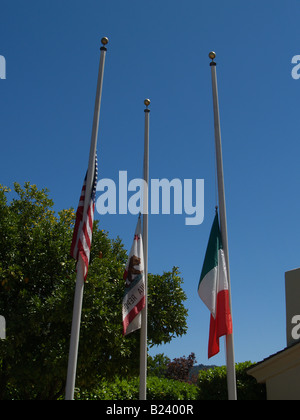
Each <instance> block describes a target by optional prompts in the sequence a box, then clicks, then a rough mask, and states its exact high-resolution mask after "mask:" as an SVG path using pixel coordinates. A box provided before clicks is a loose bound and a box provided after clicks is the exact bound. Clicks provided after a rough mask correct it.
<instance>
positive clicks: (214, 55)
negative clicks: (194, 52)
mask: <svg viewBox="0 0 300 420" xmlns="http://www.w3.org/2000/svg"><path fill="white" fill-rule="evenodd" d="M208 56H209V58H210V59H211V60H214V59H215V58H216V53H215V52H214V51H211V52H210V53H209V54H208Z"/></svg>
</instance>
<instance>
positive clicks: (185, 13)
mask: <svg viewBox="0 0 300 420" xmlns="http://www.w3.org/2000/svg"><path fill="white" fill-rule="evenodd" d="M299 13H300V4H299V2H298V1H296V0H288V1H278V0H264V1H257V0H253V1H251V2H249V1H248V2H246V1H241V0H234V1H232V0H229V1H226V2H224V1H221V0H215V1H211V0H210V1H202V0H201V1H199V0H186V1H185V2H182V1H178V0H172V1H170V0H163V1H158V0H152V1H151V2H150V1H144V0H130V1H123V0H111V1H106V2H104V1H96V0H86V1H84V2H83V1H78V0H72V1H70V0H64V1H58V0H51V1H48V0H47V1H46V0H43V1H37V0H28V1H26V2H24V1H21V0H19V1H16V0H11V1H9V2H2V4H1V16H0V20H1V22H0V55H3V56H4V57H5V59H6V63H7V75H6V76H7V78H6V80H0V122H1V123H0V138H1V153H0V183H1V184H4V185H7V186H10V187H12V185H13V182H14V181H17V182H19V183H21V184H23V183H24V182H25V181H30V182H31V183H34V184H37V186H38V187H39V188H43V187H47V188H49V189H50V192H51V193H50V195H51V197H52V198H53V200H54V201H55V206H56V207H55V208H56V210H60V209H63V208H68V207H71V206H73V207H76V206H77V203H78V198H79V193H80V189H81V186H82V180H83V176H84V174H85V171H86V168H87V161H88V153H89V144H90V135H91V128H92V117H93V107H94V97H95V88H96V79H97V71H98V63H99V46H100V39H101V37H102V36H108V37H109V40H110V42H109V45H108V52H107V56H106V67H105V74H104V86H103V96H102V107H101V115H100V129H99V142H98V157H99V176H100V177H102V178H111V179H115V180H117V179H118V174H119V171H120V170H127V171H128V178H129V180H130V179H133V178H137V177H141V176H142V164H143V136H144V133H143V130H144V104H143V101H144V99H145V98H146V97H149V98H150V99H151V115H150V177H151V178H168V179H169V180H171V179H173V178H179V179H181V180H183V179H185V178H191V179H193V180H196V179H204V181H205V219H204V222H203V223H202V224H201V225H199V226H186V225H185V223H184V217H185V215H182V216H181V215H170V216H168V215H152V216H150V218H149V271H150V272H152V273H162V272H163V271H168V270H170V269H171V268H172V267H173V266H178V267H179V268H180V271H181V273H182V276H183V278H184V285H183V288H184V290H185V292H186V294H187V296H188V300H187V302H186V305H187V307H188V309H189V317H188V327H189V329H188V333H187V335H186V336H184V337H182V338H178V339H175V340H173V341H172V343H171V344H169V345H167V346H162V347H159V348H155V349H152V350H151V352H150V354H155V353H157V352H164V353H165V354H166V355H168V356H169V357H170V358H174V357H179V356H182V355H184V354H185V355H188V354H189V353H190V352H195V353H196V356H197V360H198V363H205V364H207V363H209V364H224V360H225V359H224V348H223V347H222V351H221V353H220V355H219V356H216V357H214V358H213V359H210V360H209V361H208V360H207V342H208V328H209V313H208V310H207V309H206V307H205V306H204V304H203V303H202V302H201V301H200V299H199V298H198V295H197V285H198V280H199V276H200V271H201V268H202V263H203V258H204V253H205V249H206V245H207V240H208V235H209V231H210V227H211V224H212V221H213V217H214V206H215V177H214V131H213V110H212V95H211V76H210V67H209V59H208V53H209V51H211V50H214V51H216V53H217V60H216V61H217V63H218V66H217V72H218V82H219V100H220V115H221V132H222V143H223V158H224V174H225V188H226V202H227V216H228V236H229V238H228V239H229V253H230V271H231V282H232V302H233V322H234V336H235V356H236V361H237V362H243V361H245V360H251V361H259V360H262V359H263V358H265V357H268V356H269V355H270V354H272V353H275V352H277V351H279V350H281V349H282V348H284V347H285V344H286V340H285V289H284V273H285V271H287V270H290V269H293V268H297V267H299V266H300V255H299V221H298V219H299V213H300V198H299V156H300V142H299V100H300V80H298V81H297V80H294V79H293V78H292V77H291V70H292V67H293V65H292V64H291V60H292V57H293V56H294V55H296V54H300V46H299ZM96 217H97V218H100V217H99V216H96ZM100 224H101V226H102V228H103V229H105V230H107V231H108V232H109V234H110V236H111V237H116V236H117V235H119V236H120V237H121V238H122V239H123V242H124V244H125V246H126V248H127V249H128V250H129V249H130V246H131V240H132V235H133V232H134V229H135V225H136V217H134V216H131V215H127V216H124V215H114V216H102V217H101V218H100ZM70 293H73V291H70Z"/></svg>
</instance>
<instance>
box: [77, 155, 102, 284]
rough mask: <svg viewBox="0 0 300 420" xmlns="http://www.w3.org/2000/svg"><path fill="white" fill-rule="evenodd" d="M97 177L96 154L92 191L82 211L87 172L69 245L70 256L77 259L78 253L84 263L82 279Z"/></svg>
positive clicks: (86, 259)
mask: <svg viewBox="0 0 300 420" xmlns="http://www.w3.org/2000/svg"><path fill="white" fill-rule="evenodd" d="M97 178H98V161H97V155H96V157H95V170H94V177H93V185H92V192H91V197H90V201H89V205H88V208H87V212H86V213H85V214H83V212H84V200H85V193H86V180H87V174H86V176H85V179H84V183H83V187H82V190H81V194H80V199H79V204H78V208H77V212H76V221H75V227H74V232H73V239H72V245H71V256H72V257H73V258H74V259H75V260H76V261H78V260H79V255H81V257H82V260H83V263H84V280H86V277H87V273H88V267H89V261H90V251H91V243H92V235H93V223H94V212H95V197H96V187H97Z"/></svg>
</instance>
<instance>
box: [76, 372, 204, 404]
mask: <svg viewBox="0 0 300 420" xmlns="http://www.w3.org/2000/svg"><path fill="white" fill-rule="evenodd" d="M197 394H198V390H197V387H196V386H195V385H191V384H187V383H184V382H179V381H175V380H170V379H164V378H157V377H155V376H152V377H149V378H148V379H147V399H148V400H195V399H197ZM75 398H76V399H77V400H138V399H139V380H138V378H133V379H129V380H127V379H120V378H115V380H114V381H106V380H105V381H102V382H101V383H100V384H99V386H98V387H97V389H96V390H94V391H93V392H88V391H83V390H80V391H79V390H78V392H76V394H75Z"/></svg>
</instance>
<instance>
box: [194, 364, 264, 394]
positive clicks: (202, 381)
mask: <svg viewBox="0 0 300 420" xmlns="http://www.w3.org/2000/svg"><path fill="white" fill-rule="evenodd" d="M251 366H252V363H251V362H244V363H237V364H236V383H237V398H238V400H265V399H266V387H265V385H263V384H258V383H257V382H256V380H255V379H254V378H253V377H252V376H250V375H248V374H247V370H248V369H250V367H251ZM198 387H199V397H198V398H199V399H200V400H227V399H228V394H227V376H226V367H225V366H221V367H215V368H213V369H209V370H202V371H200V373H199V376H198Z"/></svg>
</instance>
